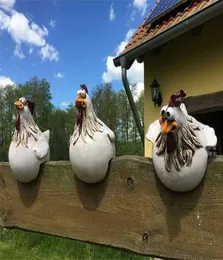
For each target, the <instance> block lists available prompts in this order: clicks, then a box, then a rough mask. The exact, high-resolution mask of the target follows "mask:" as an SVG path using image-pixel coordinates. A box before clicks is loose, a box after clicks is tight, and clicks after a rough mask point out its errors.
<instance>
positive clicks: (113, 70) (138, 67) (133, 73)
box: [102, 29, 144, 97]
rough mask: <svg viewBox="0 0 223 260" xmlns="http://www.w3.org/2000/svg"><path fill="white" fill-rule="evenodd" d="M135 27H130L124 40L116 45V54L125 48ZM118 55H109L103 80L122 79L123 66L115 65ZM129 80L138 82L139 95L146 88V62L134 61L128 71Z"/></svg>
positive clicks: (133, 82) (131, 82)
mask: <svg viewBox="0 0 223 260" xmlns="http://www.w3.org/2000/svg"><path fill="white" fill-rule="evenodd" d="M134 32H135V29H130V30H129V31H128V32H127V34H126V36H125V39H124V41H122V42H121V43H120V44H119V45H118V46H117V47H116V56H118V55H119V54H120V53H121V52H122V51H123V50H124V49H125V46H126V44H127V43H128V42H129V40H130V39H131V37H132V35H133V34H134ZM116 56H108V57H107V60H106V72H104V73H103V74H102V80H103V82H105V83H107V82H112V81H113V80H121V67H115V65H114V63H113V59H114V58H115V57H116ZM127 77H128V81H129V82H130V84H132V85H133V84H136V89H137V91H136V93H137V95H136V96H137V97H138V96H139V94H140V91H141V90H143V89H144V64H143V63H138V62H137V61H134V63H133V64H132V66H131V68H130V69H129V70H128V72H127Z"/></svg>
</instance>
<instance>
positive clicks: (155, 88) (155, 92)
mask: <svg viewBox="0 0 223 260" xmlns="http://www.w3.org/2000/svg"><path fill="white" fill-rule="evenodd" d="M159 86H160V84H159V83H158V82H157V80H156V79H155V78H154V80H153V83H152V84H151V85H150V87H151V94H152V101H153V102H154V105H155V106H156V105H158V106H159V107H160V106H161V104H162V101H163V99H162V96H161V93H160V90H159Z"/></svg>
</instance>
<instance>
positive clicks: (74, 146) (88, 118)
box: [69, 85, 115, 183]
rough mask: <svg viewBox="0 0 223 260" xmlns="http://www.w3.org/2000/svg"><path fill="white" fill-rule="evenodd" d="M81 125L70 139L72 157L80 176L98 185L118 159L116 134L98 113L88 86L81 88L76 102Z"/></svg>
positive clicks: (85, 180)
mask: <svg viewBox="0 0 223 260" xmlns="http://www.w3.org/2000/svg"><path fill="white" fill-rule="evenodd" d="M75 106H76V108H77V111H78V112H77V122H76V124H75V127H74V132H73V135H72V136H71V138H70V148H69V157H70V162H71V166H72V169H73V171H74V173H75V174H76V176H77V177H78V178H79V179H80V180H82V181H83V182H86V183H97V182H100V181H102V180H103V179H104V177H105V176H106V174H107V171H108V166H109V162H110V161H111V159H112V158H113V157H114V156H115V134H114V132H113V131H112V130H111V129H110V128H108V127H107V126H106V125H105V124H104V123H103V122H102V121H101V120H100V119H99V118H98V117H97V116H96V114H95V112H94V109H93V105H92V102H91V99H90V97H89V95H88V90H87V87H86V85H81V90H78V93H77V98H76V101H75Z"/></svg>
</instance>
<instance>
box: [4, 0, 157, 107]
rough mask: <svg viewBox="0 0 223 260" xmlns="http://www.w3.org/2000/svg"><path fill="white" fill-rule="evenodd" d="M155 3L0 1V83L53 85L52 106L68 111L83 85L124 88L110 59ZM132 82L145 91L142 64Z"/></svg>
mask: <svg viewBox="0 0 223 260" xmlns="http://www.w3.org/2000/svg"><path fill="white" fill-rule="evenodd" d="M154 2H155V1H154V0H152V1H148V0H129V1H128V0H117V1H108V0H95V1H94V0H79V1H77V0H61V1H57V0H56V1H50V0H17V1H15V0H0V84H1V85H2V86H4V85H5V84H6V83H10V82H14V83H15V84H18V83H23V82H25V81H27V80H28V79H29V78H30V77H32V76H38V77H39V78H46V79H47V80H48V81H49V82H50V84H51V92H52V96H53V100H52V102H53V104H54V105H55V106H57V107H60V108H65V107H66V104H67V102H70V101H71V102H73V100H74V99H75V96H76V91H77V90H78V89H79V85H80V84H82V83H85V84H86V85H87V86H88V88H89V91H91V90H92V88H93V87H94V86H96V85H97V84H100V83H103V82H112V83H113V85H114V86H115V88H116V89H119V88H121V87H122V83H121V81H120V68H115V67H114V66H113V61H112V59H113V58H114V57H115V56H116V55H117V54H119V53H120V51H122V50H123V48H124V46H125V45H126V43H127V42H128V40H129V39H130V38H131V36H132V34H133V33H134V32H135V30H136V29H137V28H138V26H139V25H140V24H141V23H142V22H143V20H144V18H145V17H146V16H147V14H148V12H149V11H150V9H151V7H152V5H153V4H154ZM129 79H130V81H131V83H138V86H139V89H140V90H141V89H143V64H138V63H136V62H135V63H134V65H133V67H132V68H131V70H130V71H129Z"/></svg>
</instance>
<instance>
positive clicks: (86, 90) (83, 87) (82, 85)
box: [80, 84, 88, 94]
mask: <svg viewBox="0 0 223 260" xmlns="http://www.w3.org/2000/svg"><path fill="white" fill-rule="evenodd" d="M80 87H81V89H83V90H85V92H86V93H87V94H88V89H87V86H86V85H85V84H81V86H80Z"/></svg>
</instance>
